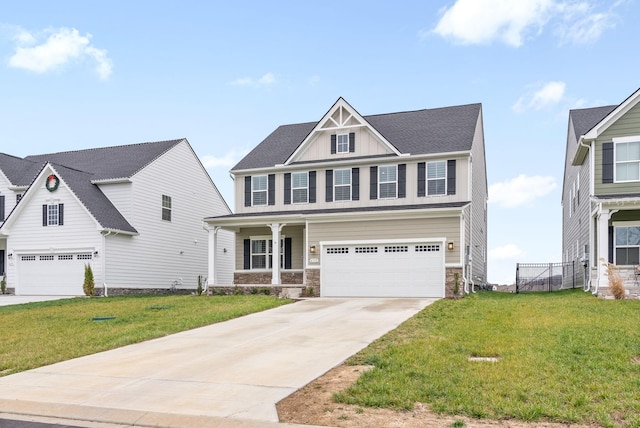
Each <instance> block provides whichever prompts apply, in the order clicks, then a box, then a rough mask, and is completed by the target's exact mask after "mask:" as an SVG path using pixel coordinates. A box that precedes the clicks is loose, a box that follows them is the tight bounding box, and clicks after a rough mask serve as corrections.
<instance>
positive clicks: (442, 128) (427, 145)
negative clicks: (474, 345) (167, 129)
mask: <svg viewBox="0 0 640 428" xmlns="http://www.w3.org/2000/svg"><path fill="white" fill-rule="evenodd" d="M485 165H486V164H485V151H484V133H483V123H482V106H481V105H480V104H470V105H462V106H453V107H444V108H435V109H425V110H418V111H406V112H397V113H388V114H379V115H371V116H362V115H360V114H359V113H358V112H357V111H356V110H355V109H354V108H353V107H352V106H351V105H350V104H349V103H347V102H346V101H345V100H344V99H342V98H339V99H338V100H337V101H336V102H335V103H334V104H333V106H331V108H330V109H329V110H328V111H327V112H326V114H324V115H323V116H322V117H321V118H320V120H318V121H314V122H308V123H299V124H292V125H282V126H280V127H278V128H277V129H276V130H274V131H273V132H272V133H271V135H269V136H267V138H265V139H264V141H262V142H261V143H260V144H258V145H257V146H256V147H255V148H254V149H253V150H252V151H251V152H250V153H249V154H248V155H247V156H246V157H245V158H243V159H242V160H241V161H240V162H239V163H238V164H237V165H236V166H235V167H234V168H233V169H232V170H231V174H232V177H233V179H234V186H235V210H234V214H232V215H218V216H215V215H213V216H209V217H208V218H206V219H205V222H206V223H207V225H208V228H209V231H210V232H209V233H210V238H209V244H210V245H209V251H210V253H211V254H217V253H218V248H219V246H220V244H219V243H218V242H217V234H218V233H219V232H221V231H232V232H233V233H234V234H235V244H236V248H237V251H236V257H235V269H234V284H236V285H238V286H255V285H256V284H269V285H271V286H278V287H283V288H285V289H287V287H288V288H289V289H291V288H293V289H298V290H299V289H301V288H303V287H305V288H306V287H310V288H312V289H313V290H315V294H316V295H321V296H345V297H350V296H363V297H367V296H393V297H445V296H453V295H454V294H457V295H462V294H463V293H464V292H469V290H470V289H471V287H472V286H473V285H474V284H478V283H480V284H484V283H485V282H486V272H487V261H486V247H487V206H486V201H487V179H486V166H485ZM215 269H216V267H215V263H210V264H209V278H213V277H215ZM209 285H210V286H213V285H214V284H212V283H211V282H210V283H209Z"/></svg>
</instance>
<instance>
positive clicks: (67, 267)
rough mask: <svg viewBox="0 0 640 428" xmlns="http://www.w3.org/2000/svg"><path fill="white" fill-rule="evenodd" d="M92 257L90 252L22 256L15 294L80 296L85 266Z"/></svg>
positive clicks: (19, 258)
mask: <svg viewBox="0 0 640 428" xmlns="http://www.w3.org/2000/svg"><path fill="white" fill-rule="evenodd" d="M92 258H93V257H92V254H91V253H68V254H55V255H52V254H23V255H20V256H18V284H17V287H16V294H20V295H51V296H81V295H83V294H84V292H83V291H82V283H83V282H84V266H85V264H87V263H89V264H91V261H92ZM92 268H93V269H94V275H95V267H94V266H92Z"/></svg>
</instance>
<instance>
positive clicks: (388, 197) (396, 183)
mask: <svg viewBox="0 0 640 428" xmlns="http://www.w3.org/2000/svg"><path fill="white" fill-rule="evenodd" d="M390 167H391V168H395V170H396V179H395V180H393V181H384V182H383V181H382V168H390ZM425 171H426V170H425ZM390 183H394V184H395V192H394V195H393V196H386V197H383V196H382V185H383V184H390ZM445 186H446V184H445ZM378 198H379V199H397V198H398V165H380V166H378Z"/></svg>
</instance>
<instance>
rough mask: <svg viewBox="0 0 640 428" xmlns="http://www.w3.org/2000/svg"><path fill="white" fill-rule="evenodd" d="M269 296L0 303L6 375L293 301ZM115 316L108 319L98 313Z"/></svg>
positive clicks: (2, 372) (0, 354) (0, 357)
mask: <svg viewBox="0 0 640 428" xmlns="http://www.w3.org/2000/svg"><path fill="white" fill-rule="evenodd" d="M289 302H290V301H289V300H285V299H278V298H275V297H268V296H215V297H204V296H201V297H198V296H126V297H108V298H91V299H88V298H75V299H65V300H57V301H50V302H40V303H30V304H25V305H15V306H3V307H0V376H6V375H9V374H12V373H16V372H20V371H23V370H28V369H32V368H36V367H41V366H44V365H47V364H52V363H56V362H59V361H64V360H68V359H71V358H75V357H80V356H83V355H88V354H93V353H96V352H100V351H104V350H108V349H113V348H117V347H120V346H124V345H129V344H132V343H137V342H141V341H144V340H149V339H153V338H156V337H161V336H165V335H168V334H172V333H176V332H179V331H184V330H188V329H192V328H196V327H201V326H204V325H208V324H213V323H217V322H221V321H225V320H228V319H231V318H236V317H240V316H242V315H246V314H249V313H253V312H258V311H262V310H265V309H269V308H273V307H276V306H280V305H283V304H286V303H289ZM107 317H115V318H114V319H107V320H103V321H94V318H107Z"/></svg>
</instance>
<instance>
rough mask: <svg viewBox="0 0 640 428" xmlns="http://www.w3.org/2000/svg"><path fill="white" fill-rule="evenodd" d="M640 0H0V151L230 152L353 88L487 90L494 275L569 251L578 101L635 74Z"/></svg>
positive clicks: (373, 103) (633, 85)
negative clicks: (565, 207) (177, 144)
mask: <svg viewBox="0 0 640 428" xmlns="http://www.w3.org/2000/svg"><path fill="white" fill-rule="evenodd" d="M639 16H640V6H639V5H638V1H637V0H636V1H634V0H622V1H613V2H612V1H596V0H584V1H580V0H577V1H573V0H572V1H563V0H518V1H511V0H457V1H456V0H447V1H435V0H434V1H423V0H417V1H403V0H397V1H394V2H376V1H373V2H372V1H347V2H344V1H331V0H329V1H322V2H313V1H271V2H263V1H242V0H236V1H233V2H222V1H188V0H186V1H180V2H178V1H145V0H140V1H119V0H111V1H108V2H87V1H65V0H60V1H56V2H51V1H44V0H43V1H30V0H21V1H19V2H3V4H1V5H0V58H1V61H2V63H1V65H0V151H2V152H5V153H9V154H12V155H16V156H26V155H29V154H37V153H46V152H55V151H66V150H75V149H81V148H89V147H102V146H107V145H121V144H131V143H139V142H145V141H157V140H166V139H174V138H181V137H186V138H187V139H188V140H189V142H190V143H191V145H192V146H193V148H194V150H195V151H196V154H197V155H198V156H199V157H200V158H201V160H202V162H203V163H204V165H205V166H206V167H207V170H208V171H209V173H210V175H211V177H212V178H213V180H214V181H215V183H216V185H217V186H218V188H219V189H220V191H221V192H222V194H223V196H224V197H225V199H226V200H227V202H228V204H229V205H230V206H232V207H233V204H234V201H233V194H232V181H231V179H230V178H229V174H228V171H229V169H230V168H231V167H232V166H233V165H234V164H235V163H236V162H237V161H238V160H240V158H241V157H242V156H243V155H244V154H245V153H246V152H248V151H249V150H250V149H251V148H253V147H254V146H255V145H256V144H258V143H259V142H260V141H262V139H264V138H265V137H266V136H267V135H268V134H269V133H270V132H271V131H273V130H274V129H275V128H276V127H277V126H278V125H281V124H288V123H298V122H308V121H315V120H318V119H320V118H321V117H322V115H323V114H324V113H325V112H326V111H327V110H328V109H329V107H331V105H332V104H333V103H334V102H335V101H336V99H338V97H344V98H345V99H346V100H347V101H348V102H349V103H350V104H351V105H352V106H353V107H354V108H356V109H357V110H358V112H359V113H360V114H363V115H369V114H378V113H389V112H395V111H406V110H416V109H423V108H434V107H443V106H450V105H458V104H468V103H476V102H481V103H482V104H483V113H484V125H485V129H484V131H485V142H486V156H487V166H488V183H489V186H490V192H489V216H488V221H489V226H488V236H489V254H488V255H489V275H488V279H489V281H492V282H498V283H511V282H513V280H514V277H515V264H516V262H555V261H561V252H562V248H561V245H562V244H561V233H562V217H561V204H560V202H561V188H562V174H563V165H564V150H565V142H566V133H567V119H568V111H569V109H571V108H584V107H593V106H599V105H608V104H619V103H620V102H622V101H623V100H624V99H625V98H626V97H627V96H628V95H630V94H631V93H632V92H634V91H635V90H636V89H637V88H638V87H640V78H638V70H639V69H640V57H639V56H638V55H637V53H638V47H637V40H638V37H637V28H635V27H637V19H638V17H639Z"/></svg>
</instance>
